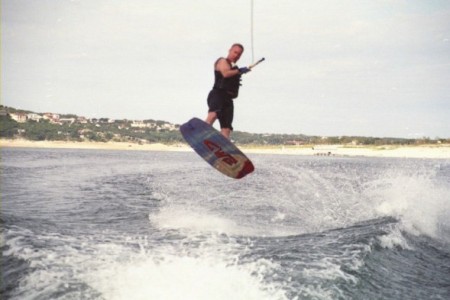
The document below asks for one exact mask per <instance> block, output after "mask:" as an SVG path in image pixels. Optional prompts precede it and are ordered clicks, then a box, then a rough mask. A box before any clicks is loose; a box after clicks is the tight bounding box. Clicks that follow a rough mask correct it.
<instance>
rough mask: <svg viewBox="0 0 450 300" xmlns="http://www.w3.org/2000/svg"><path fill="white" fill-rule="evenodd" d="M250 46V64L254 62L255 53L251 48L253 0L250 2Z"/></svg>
mask: <svg viewBox="0 0 450 300" xmlns="http://www.w3.org/2000/svg"><path fill="white" fill-rule="evenodd" d="M250 44H251V48H252V62H254V61H255V51H254V47H253V0H250Z"/></svg>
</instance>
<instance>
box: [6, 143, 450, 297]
mask: <svg viewBox="0 0 450 300" xmlns="http://www.w3.org/2000/svg"><path fill="white" fill-rule="evenodd" d="M250 158H251V159H252V160H253V162H254V164H255V166H256V171H255V172H254V173H253V174H251V175H249V176H247V177H246V178H244V179H241V180H233V179H229V178H228V177H225V176H223V175H221V174H220V173H218V172H217V171H215V170H214V169H212V168H211V167H210V166H209V165H207V164H206V163H205V162H203V161H202V160H201V158H199V157H198V156H197V155H196V154H195V153H193V152H185V153H172V152H139V151H105V150H102V151H97V150H62V149H60V150H58V149H53V150H49V149H2V150H1V219H0V221H1V225H2V226H1V232H2V234H1V248H2V261H1V264H2V266H1V279H2V281H1V299H164V300H166V299H196V300H198V299H226V300H229V299H245V300H249V299H258V300H261V299H450V161H449V160H431V159H389V158H363V157H356V158H355V157H353V158H350V157H312V156H311V157H308V156H283V155H250Z"/></svg>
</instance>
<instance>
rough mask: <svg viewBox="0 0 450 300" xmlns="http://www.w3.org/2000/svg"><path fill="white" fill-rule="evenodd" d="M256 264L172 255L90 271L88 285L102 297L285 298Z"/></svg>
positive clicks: (199, 299) (226, 299) (115, 264)
mask: <svg viewBox="0 0 450 300" xmlns="http://www.w3.org/2000/svg"><path fill="white" fill-rule="evenodd" d="M255 271H256V272H261V270H259V269H258V266H257V265H256V264H255V265H253V266H239V265H229V264H227V263H226V262H224V261H221V260H220V259H218V260H217V259H216V260H211V259H205V258H204V257H187V256H171V255H164V256H163V257H152V256H150V257H146V258H140V259H135V260H133V261H129V262H124V263H112V262H110V264H109V265H107V266H105V268H103V269H102V270H98V271H97V272H94V273H92V274H91V276H90V278H89V280H88V281H89V282H90V285H91V286H92V287H94V288H95V289H96V290H98V291H99V292H100V293H101V294H102V296H103V297H104V298H105V299H112V300H115V299H136V300H139V299H167V300H170V299H186V300H189V299H195V300H201V299H217V300H220V299H224V300H228V299H243V300H244V299H245V300H248V299H255V300H256V299H286V298H285V296H284V293H283V292H282V291H280V290H278V289H277V288H275V287H274V286H270V285H266V284H264V283H263V282H262V276H253V275H252V273H254V272H255Z"/></svg>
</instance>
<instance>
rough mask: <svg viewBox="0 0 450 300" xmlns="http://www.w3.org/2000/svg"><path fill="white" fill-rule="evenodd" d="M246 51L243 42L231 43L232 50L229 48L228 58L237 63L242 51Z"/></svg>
mask: <svg viewBox="0 0 450 300" xmlns="http://www.w3.org/2000/svg"><path fill="white" fill-rule="evenodd" d="M243 52H244V46H242V45H241V44H238V43H236V44H233V45H231V48H230V50H228V57H227V59H228V60H229V61H231V62H233V63H236V62H237V61H238V60H239V58H241V55H242V53H243Z"/></svg>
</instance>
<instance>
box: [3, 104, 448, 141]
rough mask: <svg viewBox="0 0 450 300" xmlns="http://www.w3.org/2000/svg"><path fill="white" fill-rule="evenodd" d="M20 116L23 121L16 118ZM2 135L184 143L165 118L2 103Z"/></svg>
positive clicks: (248, 137) (268, 137)
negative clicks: (41, 110) (87, 114)
mask: <svg viewBox="0 0 450 300" xmlns="http://www.w3.org/2000/svg"><path fill="white" fill-rule="evenodd" d="M12 117H14V118H15V119H19V122H18V121H16V120H14V119H13V118H12ZM0 137H2V138H23V139H28V140H33V141H43V140H58V141H96V142H108V141H115V142H131V143H140V144H144V143H163V144H176V143H184V139H183V138H182V136H181V134H180V131H179V125H174V124H171V123H169V122H165V121H158V120H151V119H149V120H144V121H130V120H110V119H109V118H99V119H89V120H88V119H86V118H84V117H79V116H76V115H74V114H66V115H57V114H53V113H49V114H37V113H33V112H30V111H24V110H17V109H14V108H11V107H4V106H0ZM233 141H234V142H235V143H237V144H239V145H268V146H272V145H320V144H341V145H365V146H367V145H372V146H381V145H421V144H439V143H445V144H447V143H450V139H439V138H436V139H430V138H428V137H424V138H422V139H403V138H374V137H356V136H342V137H318V136H306V135H302V134H252V133H248V132H241V131H235V132H233Z"/></svg>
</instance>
